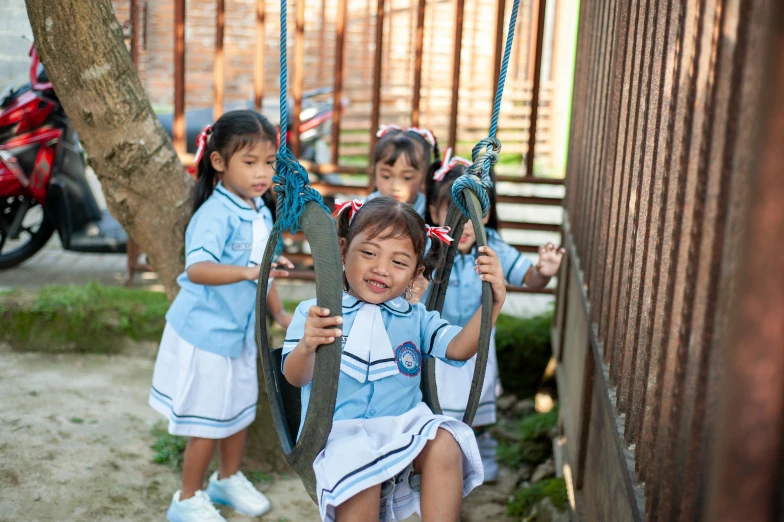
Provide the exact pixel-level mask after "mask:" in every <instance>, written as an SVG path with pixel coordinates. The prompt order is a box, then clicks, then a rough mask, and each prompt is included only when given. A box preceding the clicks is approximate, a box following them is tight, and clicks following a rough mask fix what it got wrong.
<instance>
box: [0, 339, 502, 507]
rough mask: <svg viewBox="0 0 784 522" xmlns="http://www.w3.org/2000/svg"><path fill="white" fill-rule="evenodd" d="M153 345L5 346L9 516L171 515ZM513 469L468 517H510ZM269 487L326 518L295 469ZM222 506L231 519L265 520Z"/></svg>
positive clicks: (1, 468)
mask: <svg viewBox="0 0 784 522" xmlns="http://www.w3.org/2000/svg"><path fill="white" fill-rule="evenodd" d="M152 350H154V347H148V349H147V353H145V354H143V356H134V357H128V356H120V355H117V356H106V355H68V354H58V355H52V354H41V353H13V352H10V351H8V350H5V349H3V347H2V346H0V522H11V521H13V522H18V521H19V522H21V521H25V522H48V521H52V522H54V521H57V522H71V521H74V522H75V521H79V522H109V521H115V520H125V521H133V522H147V521H153V520H154V521H161V520H164V513H165V511H166V509H167V507H168V504H169V502H170V501H171V495H172V493H173V492H174V491H175V490H176V489H177V488H178V487H179V474H178V473H177V472H176V471H174V470H173V469H171V468H169V467H166V466H162V465H160V464H155V463H153V462H152V457H153V450H152V448H151V445H152V444H153V442H154V440H155V438H154V437H153V435H152V434H151V431H150V430H151V427H152V426H153V424H155V423H156V422H158V421H160V420H161V419H162V417H161V416H160V415H159V414H158V413H156V412H155V411H153V410H152V408H150V407H149V406H148V405H147V394H148V392H149V384H150V380H151V377H152V369H153V357H154V353H152ZM509 473H511V472H510V471H508V470H505V474H504V477H503V479H502V481H501V483H500V484H498V485H496V486H483V487H482V488H480V489H479V490H477V491H476V492H474V493H472V494H471V495H470V497H469V498H468V499H467V502H466V505H465V506H464V515H463V517H462V520H463V521H464V522H479V521H481V522H508V521H509V520H510V519H509V518H507V517H506V515H505V511H506V510H505V504H506V498H507V495H508V494H509V492H511V488H512V487H513V484H514V479H513V478H512V479H511V480H512V483H511V484H509V483H508V482H509V480H508V479H509V476H508V474H509ZM260 489H261V490H262V491H264V492H265V494H267V495H268V496H269V498H270V499H271V501H272V503H273V509H272V511H271V512H270V513H269V514H267V515H265V516H264V517H262V518H261V519H260V520H269V521H273V522H300V521H302V522H309V521H316V520H318V510H317V508H316V506H315V505H314V504H313V503H312V501H311V500H310V498H309V497H308V496H307V493H305V490H304V488H303V487H302V485H301V483H300V481H299V479H298V478H297V477H296V475H293V474H292V475H290V476H277V477H276V478H275V481H274V482H272V483H271V484H265V485H261V486H260ZM221 511H222V513H223V515H224V516H225V517H226V518H227V519H228V520H229V521H232V522H235V521H236V522H239V521H250V520H256V519H254V518H252V517H245V516H241V515H237V514H235V513H234V512H233V511H231V510H230V509H227V508H222V510H221ZM414 520H418V518H416V517H414V518H412V519H410V521H414Z"/></svg>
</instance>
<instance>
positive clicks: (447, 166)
mask: <svg viewBox="0 0 784 522" xmlns="http://www.w3.org/2000/svg"><path fill="white" fill-rule="evenodd" d="M458 165H465V166H466V167H470V166H471V162H470V161H468V160H467V159H465V158H461V157H460V156H454V157H452V148H451V147H450V148H448V149H446V154H445V155H444V162H443V163H442V164H441V168H440V169H438V170H437V171H435V173H433V179H434V180H436V181H442V180H443V179H444V178H445V177H446V175H447V174H449V171H451V170H452V169H453V168H455V167H457V166H458Z"/></svg>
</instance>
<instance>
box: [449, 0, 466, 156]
mask: <svg viewBox="0 0 784 522" xmlns="http://www.w3.org/2000/svg"><path fill="white" fill-rule="evenodd" d="M464 11H465V0H455V38H454V43H453V44H452V45H453V47H452V107H451V109H450V111H449V146H450V147H451V148H452V150H455V145H456V143H457V108H458V104H459V101H460V99H459V98H460V55H461V53H462V50H463V13H464Z"/></svg>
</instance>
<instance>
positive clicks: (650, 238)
mask: <svg viewBox="0 0 784 522" xmlns="http://www.w3.org/2000/svg"><path fill="white" fill-rule="evenodd" d="M673 3H674V1H673V0H666V1H664V2H662V4H660V6H659V9H660V11H659V13H660V14H659V15H658V20H657V28H656V36H655V42H656V44H655V50H654V59H653V72H652V74H651V83H652V89H651V98H650V101H649V102H648V103H649V105H650V106H651V113H652V114H653V115H654V116H653V117H652V118H648V120H649V125H650V126H651V130H650V131H649V132H648V143H647V145H646V149H645V159H644V166H643V172H644V173H646V180H645V184H644V186H645V187H648V188H647V189H644V190H647V191H648V193H649V196H648V197H647V198H644V201H645V204H646V205H647V206H648V216H647V221H648V226H647V227H646V233H645V237H644V239H643V240H642V241H638V245H637V250H636V252H635V256H636V257H637V259H638V262H639V264H640V266H639V268H640V270H641V273H640V274H639V279H640V282H641V283H640V285H639V288H637V289H636V290H634V289H633V290H632V294H633V295H637V296H639V297H634V298H633V299H637V300H639V307H640V314H639V321H638V323H637V327H636V328H635V330H636V331H637V332H638V337H637V340H636V341H635V342H636V343H637V346H638V350H639V353H638V356H637V360H636V362H635V368H634V377H633V379H634V382H636V383H638V384H637V385H636V386H634V388H633V395H632V399H631V406H630V412H629V415H628V417H627V420H626V436H627V441H628V442H629V443H633V444H636V445H638V447H639V446H640V444H641V443H642V438H641V432H642V423H643V421H642V419H643V415H644V400H645V391H646V389H647V387H646V386H640V385H639V383H642V382H646V381H647V379H648V377H649V376H650V373H649V368H650V360H651V348H650V341H651V335H652V332H651V328H652V326H653V312H654V311H653V303H655V301H656V291H657V289H658V285H656V284H655V283H654V282H655V281H657V280H658V279H659V269H660V266H661V227H662V226H663V224H664V204H665V201H666V199H665V195H666V191H665V189H666V184H665V179H664V166H665V165H666V164H667V163H668V162H669V157H668V154H669V149H668V142H669V141H670V140H671V139H672V111H673V108H674V102H675V99H674V97H672V96H671V94H670V93H671V92H672V89H673V80H674V71H675V65H676V57H675V56H674V55H673V54H672V53H668V52H667V50H668V49H672V48H674V47H675V45H676V43H677V37H678V24H677V19H676V20H673V16H672V10H673V9H675V8H674V7H673ZM643 260H644V262H643ZM636 268H637V267H636ZM637 277H638V276H637V274H635V275H634V276H633V279H634V280H635V281H636V278H637ZM635 292H636V293H635ZM641 464H642V463H641V459H639V458H638V459H637V461H636V465H637V472H638V473H641V472H642V467H641Z"/></svg>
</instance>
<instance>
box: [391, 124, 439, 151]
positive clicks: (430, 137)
mask: <svg viewBox="0 0 784 522" xmlns="http://www.w3.org/2000/svg"><path fill="white" fill-rule="evenodd" d="M391 131H400V132H414V133H416V134H419V135H420V136H422V138H424V140H425V141H427V142H428V143H429V144H430V146H431V147H433V148H435V147H436V137H435V135H434V134H433V133H432V132H431V131H430V130H428V129H423V128H419V127H409V128H407V129H403V127H401V126H400V125H394V124H391V125H381V126H380V127H379V128H378V132H377V133H376V138H383V137H384V135H385V134H387V133H388V132H391Z"/></svg>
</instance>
